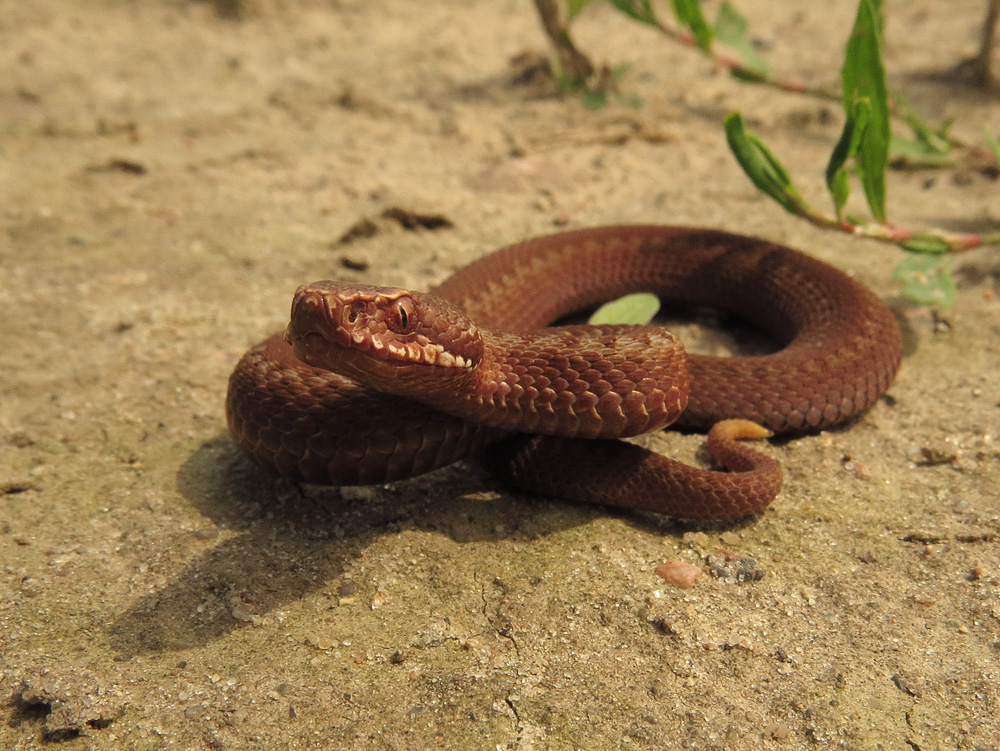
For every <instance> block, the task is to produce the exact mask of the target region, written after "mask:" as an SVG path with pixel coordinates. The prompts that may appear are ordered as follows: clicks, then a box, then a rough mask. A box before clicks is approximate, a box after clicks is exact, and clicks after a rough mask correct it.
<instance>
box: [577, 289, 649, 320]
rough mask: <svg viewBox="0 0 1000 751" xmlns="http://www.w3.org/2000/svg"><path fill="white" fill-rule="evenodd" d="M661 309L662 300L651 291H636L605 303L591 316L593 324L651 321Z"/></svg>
mask: <svg viewBox="0 0 1000 751" xmlns="http://www.w3.org/2000/svg"><path fill="white" fill-rule="evenodd" d="M659 309H660V300H659V298H658V297H657V296H656V295H652V294H650V293H649V292H636V293H634V294H631V295H625V296H624V297H619V298H618V299H617V300H612V301H611V302H609V303H605V304H604V305H602V306H601V307H599V308H598V309H597V310H595V311H594V314H593V315H592V316H591V317H590V320H589V321H588V323H590V324H591V325H593V326H601V325H604V324H609V323H610V324H625V323H635V324H643V323H649V322H650V321H652V320H653V316H655V315H656V311H658V310H659Z"/></svg>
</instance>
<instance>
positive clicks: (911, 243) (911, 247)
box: [897, 235, 951, 268]
mask: <svg viewBox="0 0 1000 751" xmlns="http://www.w3.org/2000/svg"><path fill="white" fill-rule="evenodd" d="M899 247H901V248H903V249H904V250H908V251H910V252H911V253H922V254H924V255H937V256H939V255H941V254H943V253H950V252H951V246H950V245H948V243H947V242H945V241H944V240H943V239H942V238H940V237H935V236H934V235H914V236H913V237H911V238H910V239H909V240H904V241H903V242H901V243H899ZM897 268H898V267H897Z"/></svg>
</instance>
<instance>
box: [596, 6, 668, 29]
mask: <svg viewBox="0 0 1000 751" xmlns="http://www.w3.org/2000/svg"><path fill="white" fill-rule="evenodd" d="M608 2H609V3H611V4H612V5H613V6H615V8H616V9H617V10H618V12H620V13H624V14H625V15H626V16H628V17H629V18H631V19H632V20H633V21H638V22H639V23H644V24H646V25H647V26H654V27H659V25H660V22H659V20H657V18H656V14H655V13H654V12H653V6H652V5H650V2H649V0H608Z"/></svg>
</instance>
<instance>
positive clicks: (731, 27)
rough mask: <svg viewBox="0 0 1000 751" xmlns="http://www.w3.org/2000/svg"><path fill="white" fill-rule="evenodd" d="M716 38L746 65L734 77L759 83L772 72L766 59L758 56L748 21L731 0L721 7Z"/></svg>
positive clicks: (716, 20) (717, 20)
mask: <svg viewBox="0 0 1000 751" xmlns="http://www.w3.org/2000/svg"><path fill="white" fill-rule="evenodd" d="M715 38H716V39H717V40H719V42H720V43H721V44H724V45H725V46H726V47H728V48H729V49H731V50H732V51H733V52H735V53H736V54H737V55H739V58H740V61H741V62H742V63H743V65H744V68H745V70H742V71H739V72H736V71H734V73H733V75H737V76H739V77H741V78H743V79H744V80H751V81H753V80H757V81H759V80H761V79H763V78H764V77H765V76H766V75H767V74H768V73H769V72H770V68H769V67H768V65H767V63H766V62H765V61H764V58H762V57H761V56H760V55H758V54H757V50H755V49H754V47H753V40H752V39H750V27H749V26H748V25H747V21H746V19H745V18H744V17H743V16H742V15H740V12H739V11H738V10H736V8H734V7H733V6H732V5H731V4H730V3H729V0H725V1H724V2H723V3H722V5H721V6H720V7H719V15H718V17H717V18H716V19H715Z"/></svg>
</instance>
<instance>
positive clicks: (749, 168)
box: [724, 112, 808, 215]
mask: <svg viewBox="0 0 1000 751" xmlns="http://www.w3.org/2000/svg"><path fill="white" fill-rule="evenodd" d="M724 127H725V129H726V140H727V141H728V142H729V149H730V150H731V151H732V152H733V156H735V157H736V161H737V162H739V163H740V166H741V167H742V168H743V171H744V172H745V173H746V175H747V177H749V178H750V180H751V181H752V182H753V184H754V185H756V186H757V187H758V188H759V189H760V190H762V191H763V192H764V193H766V194H767V195H769V196H771V198H773V199H774V200H775V201H777V202H778V203H779V204H781V205H782V207H784V209H785V211H788V212H790V213H792V214H798V215H801V214H803V213H804V212H805V211H806V210H807V209H808V204H807V203H806V202H805V200H804V199H803V198H802V196H801V195H800V194H799V192H798V191H797V190H796V189H795V186H794V185H792V178H791V177H790V176H789V175H788V172H787V171H786V170H785V168H784V166H782V164H781V162H779V161H778V159H777V157H775V156H774V154H773V153H772V152H771V150H770V149H769V148H768V147H767V146H766V145H765V144H764V142H763V141H761V140H760V139H759V138H758V137H757V136H756V135H754V134H753V133H751V132H750V131H748V130H747V127H746V122H745V121H744V120H743V116H742V115H741V114H740V113H739V112H734V113H732V114H731V115H729V116H728V117H727V118H726V119H725V121H724Z"/></svg>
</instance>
